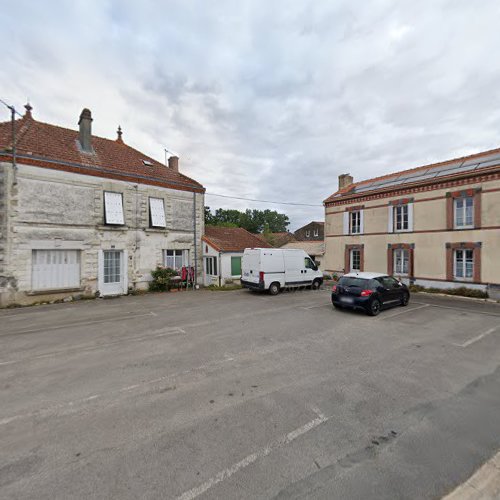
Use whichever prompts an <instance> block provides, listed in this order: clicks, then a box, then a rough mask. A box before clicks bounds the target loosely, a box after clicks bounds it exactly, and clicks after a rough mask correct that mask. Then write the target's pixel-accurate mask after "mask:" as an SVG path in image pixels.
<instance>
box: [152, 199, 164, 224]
mask: <svg viewBox="0 0 500 500" xmlns="http://www.w3.org/2000/svg"><path fill="white" fill-rule="evenodd" d="M149 212H150V214H151V226H152V227H165V226H166V225H167V224H166V222H165V204H164V201H163V199H162V198H149Z"/></svg>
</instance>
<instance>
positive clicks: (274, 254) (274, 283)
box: [241, 248, 323, 295]
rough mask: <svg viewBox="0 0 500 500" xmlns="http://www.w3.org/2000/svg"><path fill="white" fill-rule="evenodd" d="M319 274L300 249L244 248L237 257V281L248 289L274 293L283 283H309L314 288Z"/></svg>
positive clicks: (307, 256)
mask: <svg viewBox="0 0 500 500" xmlns="http://www.w3.org/2000/svg"><path fill="white" fill-rule="evenodd" d="M322 282H323V274H322V273H321V271H320V270H319V269H318V266H317V265H316V264H315V263H314V261H313V260H312V259H311V257H309V255H307V253H306V252H304V250H295V249H291V248H290V249H288V248H286V249H285V248H245V251H244V252H243V259H242V261H241V284H242V286H243V287H244V288H250V289H251V290H269V292H270V293H271V295H276V294H277V293H278V292H279V291H280V290H282V289H283V288H287V287H299V286H311V288H312V289H313V290H317V289H318V288H319V287H320V285H321V283H322Z"/></svg>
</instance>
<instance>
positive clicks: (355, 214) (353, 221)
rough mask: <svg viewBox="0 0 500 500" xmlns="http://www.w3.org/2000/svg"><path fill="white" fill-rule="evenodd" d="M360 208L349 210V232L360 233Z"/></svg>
mask: <svg viewBox="0 0 500 500" xmlns="http://www.w3.org/2000/svg"><path fill="white" fill-rule="evenodd" d="M361 233H362V230H361V210H352V211H351V212H349V234H361Z"/></svg>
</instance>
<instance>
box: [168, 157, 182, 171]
mask: <svg viewBox="0 0 500 500" xmlns="http://www.w3.org/2000/svg"><path fill="white" fill-rule="evenodd" d="M168 167H169V168H171V169H172V170H173V171H174V172H178V171H179V157H178V156H171V157H170V158H169V159H168Z"/></svg>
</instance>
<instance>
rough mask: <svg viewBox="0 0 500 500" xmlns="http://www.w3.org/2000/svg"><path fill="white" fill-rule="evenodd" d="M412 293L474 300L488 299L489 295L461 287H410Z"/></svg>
mask: <svg viewBox="0 0 500 500" xmlns="http://www.w3.org/2000/svg"><path fill="white" fill-rule="evenodd" d="M410 292H427V293H444V294H445V295H458V296H459V297H472V298H474V299H487V298H488V293H487V292H483V291H482V290H474V289H472V288H467V287H466V286H461V287H459V288H426V287H425V286H420V285H410Z"/></svg>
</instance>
